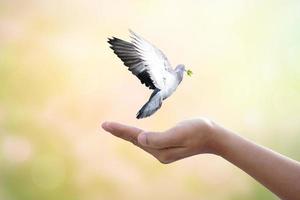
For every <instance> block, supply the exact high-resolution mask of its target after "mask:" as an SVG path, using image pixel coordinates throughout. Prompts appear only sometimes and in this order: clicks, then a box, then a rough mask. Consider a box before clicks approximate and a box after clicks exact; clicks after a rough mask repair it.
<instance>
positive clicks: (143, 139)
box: [138, 133, 148, 145]
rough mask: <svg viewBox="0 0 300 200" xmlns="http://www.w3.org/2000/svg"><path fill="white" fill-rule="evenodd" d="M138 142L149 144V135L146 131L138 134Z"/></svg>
mask: <svg viewBox="0 0 300 200" xmlns="http://www.w3.org/2000/svg"><path fill="white" fill-rule="evenodd" d="M138 142H139V143H140V144H141V145H147V144H148V141H147V136H146V134H145V133H141V134H140V135H139V136H138Z"/></svg>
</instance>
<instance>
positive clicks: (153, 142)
mask: <svg viewBox="0 0 300 200" xmlns="http://www.w3.org/2000/svg"><path fill="white" fill-rule="evenodd" d="M179 142H180V141H178V138H177V137H176V134H173V133H172V132H170V131H166V132H142V133H141V134H139V135H138V143H139V144H140V145H142V146H145V147H149V148H153V149H164V148H168V147H178V146H180V143H179Z"/></svg>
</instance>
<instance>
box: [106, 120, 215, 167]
mask: <svg viewBox="0 0 300 200" xmlns="http://www.w3.org/2000/svg"><path fill="white" fill-rule="evenodd" d="M102 128H103V129H104V130H106V131H107V132H110V133H111V134H113V135H114V136H117V137H119V138H122V139H124V140H127V141H129V142H131V143H133V144H134V145H136V146H138V147H140V148H142V149H143V150H145V151H146V152H148V153H150V154H152V155H153V156H154V157H155V158H157V159H158V160H159V161H160V162H161V163H164V164H167V163H171V162H174V161H177V160H179V159H182V158H185V157H189V156H193V155H196V154H200V153H214V149H213V143H214V142H213V129H214V123H213V122H211V121H210V120H208V119H205V118H198V119H192V120H185V121H182V122H180V123H178V124H176V125H175V126H174V127H172V128H170V129H168V130H166V131H163V132H151V131H145V130H142V129H139V128H136V127H132V126H128V125H123V124H120V123H116V122H104V123H103V124H102Z"/></svg>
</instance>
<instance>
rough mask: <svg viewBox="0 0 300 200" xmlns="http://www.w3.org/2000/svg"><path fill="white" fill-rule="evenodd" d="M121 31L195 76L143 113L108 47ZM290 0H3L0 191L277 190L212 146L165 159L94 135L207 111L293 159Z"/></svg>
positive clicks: (172, 194)
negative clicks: (109, 127) (116, 124)
mask: <svg viewBox="0 0 300 200" xmlns="http://www.w3.org/2000/svg"><path fill="white" fill-rule="evenodd" d="M128 28H131V29H133V30H134V31H135V32H137V33H139V34H141V35H142V36H144V37H145V38H147V39H148V40H149V41H151V42H152V43H154V44H155V45H156V46H158V47H160V48H161V49H162V50H163V51H164V53H165V54H166V55H167V56H168V57H169V60H170V61H171V63H172V64H173V65H174V66H176V64H178V63H184V64H185V65H186V66H187V67H188V68H191V69H192V70H193V72H194V75H193V76H192V78H188V77H185V79H184V80H183V82H182V84H181V85H180V87H179V88H178V90H177V92H176V93H174V95H173V96H172V97H170V99H168V100H167V101H166V102H165V103H164V105H163V107H162V109H161V110H160V111H158V112H157V113H156V114H155V115H154V116H152V117H151V118H148V119H144V120H136V119H135V114H136V112H137V111H138V110H139V108H140V107H141V106H142V105H143V104H144V102H145V101H146V100H147V99H148V97H149V95H150V93H151V92H150V91H149V90H148V89H146V88H145V87H144V86H142V85H140V84H139V81H138V80H137V79H136V78H134V77H133V76H132V75H131V74H130V73H129V72H128V71H127V70H126V68H125V67H124V66H122V64H121V62H120V60H119V59H118V58H117V57H116V56H115V55H114V54H113V52H112V51H111V50H110V49H109V48H108V44H107V43H106V40H107V37H110V36H117V37H121V38H125V39H128ZM299 36H300V2H299V1H298V0H288V1H279V0H265V1H261V0H251V1H248V0H240V1H235V0H224V1H216V0H197V1H196V0H194V1H193V0H186V1H173V0H167V1H160V0H154V1H138V0H127V1H122V0H116V1H109V0H87V1H85V0H72V1H71V0H27V1H21V0H1V1H0V199H1V200H2V199H3V200H19V199H22V200H27V199H28V200H32V199H43V200H48V199H72V200H73V199H74V200H76V199H80V200H83V199H84V200H96V199H97V200H99V199H132V200H135V199H210V200H214V199H216V200H217V199H226V200H227V199H228V200H238V199H244V200H247V199H249V200H250V199H251V200H253V199H276V197H275V196H273V195H272V194H271V193H270V192H268V191H267V190H266V189H265V188H263V187H262V186H260V185H259V184H258V183H257V182H255V181H254V180H253V179H252V178H251V177H249V176H248V175H246V174H245V173H244V172H242V171H240V170H239V169H237V168H236V167H234V166H232V165H231V164H230V163H228V162H226V161H224V160H222V159H221V158H218V157H216V156H212V155H201V156H196V157H192V158H188V159H185V160H182V161H178V162H175V163H173V164H170V165H162V164H160V163H159V162H158V161H156V160H155V159H154V158H152V157H151V156H150V155H147V154H145V153H144V152H142V151H141V150H139V149H137V148H135V147H134V146H133V145H131V144H129V143H126V142H124V141H121V140H118V139H117V138H114V137H112V136H111V135H109V134H107V133H105V132H104V131H103V130H102V129H101V128H100V124H101V122H103V121H105V120H114V121H120V122H123V123H127V124H131V125H135V126H139V127H142V128H144V129H147V130H164V129H167V128H168V127H170V126H172V125H174V124H175V123H176V122H178V121H180V120H183V119H186V118H192V117H197V116H204V117H209V118H211V119H213V120H215V121H217V122H219V123H221V124H222V125H223V126H225V127H227V128H230V129H232V130H235V131H236V132H239V133H240V134H241V135H243V136H245V137H247V138H250V139H251V140H254V141H256V142H257V143H260V144H262V145H265V146H267V147H269V148H272V149H274V150H276V151H278V152H280V153H282V154H284V155H287V156H289V157H291V158H293V159H297V160H300V153H299V152H300V149H299V146H300V103H299V102H300V92H299V91H300V66H299V65H300V56H299V55H300V54H299V52H300V37H299Z"/></svg>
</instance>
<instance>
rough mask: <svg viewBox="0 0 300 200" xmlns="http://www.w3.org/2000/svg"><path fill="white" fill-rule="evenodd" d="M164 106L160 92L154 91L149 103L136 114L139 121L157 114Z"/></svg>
mask: <svg viewBox="0 0 300 200" xmlns="http://www.w3.org/2000/svg"><path fill="white" fill-rule="evenodd" d="M161 104H162V97H161V93H160V90H158V89H157V90H154V91H153V93H152V94H151V96H150V99H149V100H148V102H147V103H146V104H145V105H143V107H142V108H141V109H140V110H139V112H138V113H137V114H136V118H137V119H141V118H146V117H149V116H150V115H152V114H153V113H155V112H156V111H157V110H158V109H159V108H160V107H161Z"/></svg>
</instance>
